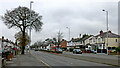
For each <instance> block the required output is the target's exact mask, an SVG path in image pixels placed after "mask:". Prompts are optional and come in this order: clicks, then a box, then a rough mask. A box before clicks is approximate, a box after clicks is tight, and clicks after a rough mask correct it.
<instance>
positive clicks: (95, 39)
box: [67, 30, 120, 53]
mask: <svg viewBox="0 0 120 68" xmlns="http://www.w3.org/2000/svg"><path fill="white" fill-rule="evenodd" d="M116 47H120V35H118V34H115V33H112V32H111V31H108V49H109V50H115V48H116ZM70 48H81V49H85V50H97V51H98V53H106V49H107V32H103V31H102V30H101V31H100V33H99V34H98V35H96V36H94V35H90V36H86V37H84V38H83V39H81V40H80V38H78V40H74V39H72V40H71V41H69V42H67V49H70Z"/></svg>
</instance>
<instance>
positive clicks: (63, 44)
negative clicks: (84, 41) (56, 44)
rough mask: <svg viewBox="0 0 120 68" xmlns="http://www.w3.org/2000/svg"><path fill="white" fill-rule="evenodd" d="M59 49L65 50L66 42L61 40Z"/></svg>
mask: <svg viewBox="0 0 120 68" xmlns="http://www.w3.org/2000/svg"><path fill="white" fill-rule="evenodd" d="M60 47H61V48H67V41H66V40H64V39H63V40H62V42H61V44H60Z"/></svg>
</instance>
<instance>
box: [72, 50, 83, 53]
mask: <svg viewBox="0 0 120 68" xmlns="http://www.w3.org/2000/svg"><path fill="white" fill-rule="evenodd" d="M73 54H82V51H81V50H80V49H73Z"/></svg>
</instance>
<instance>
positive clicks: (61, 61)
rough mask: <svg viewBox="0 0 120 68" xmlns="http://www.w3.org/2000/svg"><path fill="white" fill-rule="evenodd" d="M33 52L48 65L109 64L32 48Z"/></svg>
mask: <svg viewBox="0 0 120 68" xmlns="http://www.w3.org/2000/svg"><path fill="white" fill-rule="evenodd" d="M31 54H32V55H33V56H34V57H35V58H36V59H38V60H39V61H41V62H43V63H44V64H45V65H46V66H109V65H106V64H100V63H94V62H89V61H83V60H78V59H73V58H69V57H64V56H59V55H55V54H50V53H46V52H40V51H34V50H31Z"/></svg>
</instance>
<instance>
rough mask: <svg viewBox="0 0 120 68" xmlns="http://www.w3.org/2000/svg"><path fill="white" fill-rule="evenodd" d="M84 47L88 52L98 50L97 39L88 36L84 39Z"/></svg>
mask: <svg viewBox="0 0 120 68" xmlns="http://www.w3.org/2000/svg"><path fill="white" fill-rule="evenodd" d="M83 43H84V46H86V48H85V49H86V50H95V49H96V38H95V36H94V35H90V36H87V37H85V38H83Z"/></svg>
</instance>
